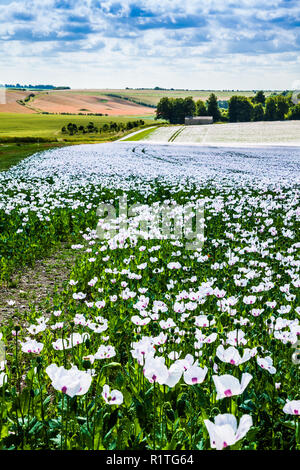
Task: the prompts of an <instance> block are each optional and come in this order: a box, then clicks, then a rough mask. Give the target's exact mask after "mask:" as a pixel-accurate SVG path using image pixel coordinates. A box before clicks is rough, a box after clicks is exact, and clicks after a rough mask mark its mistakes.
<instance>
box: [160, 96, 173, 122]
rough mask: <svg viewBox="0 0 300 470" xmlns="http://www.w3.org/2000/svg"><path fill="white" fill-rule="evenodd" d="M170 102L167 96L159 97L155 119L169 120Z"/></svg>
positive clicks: (171, 106)
mask: <svg viewBox="0 0 300 470" xmlns="http://www.w3.org/2000/svg"><path fill="white" fill-rule="evenodd" d="M172 108H173V105H172V102H171V100H170V99H169V98H167V97H164V98H161V99H160V101H159V103H158V105H157V108H156V119H165V120H166V121H171V117H172Z"/></svg>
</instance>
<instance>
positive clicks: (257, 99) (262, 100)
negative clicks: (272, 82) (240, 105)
mask: <svg viewBox="0 0 300 470" xmlns="http://www.w3.org/2000/svg"><path fill="white" fill-rule="evenodd" d="M252 102H253V103H256V104H258V103H261V104H262V105H264V104H265V102H266V97H265V94H264V92H263V91H258V92H257V93H256V95H255V96H254V98H252Z"/></svg>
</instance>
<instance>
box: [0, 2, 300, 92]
mask: <svg viewBox="0 0 300 470" xmlns="http://www.w3.org/2000/svg"><path fill="white" fill-rule="evenodd" d="M299 52H300V2H299V0H297V1H296V0H265V1H264V2H261V1H257V0H239V1H235V0H232V1H231V0H228V1H226V0H201V1H200V0H118V1H115V0H30V1H27V0H19V1H18V0H15V1H10V0H0V83H15V82H17V81H18V82H20V83H29V82H30V83H53V84H55V85H62V84H65V85H69V86H71V87H73V88H124V87H126V86H129V87H154V86H162V87H166V88H170V87H174V88H189V89H258V88H263V89H290V88H293V85H294V83H295V82H296V81H298V80H299V79H300V53H299Z"/></svg>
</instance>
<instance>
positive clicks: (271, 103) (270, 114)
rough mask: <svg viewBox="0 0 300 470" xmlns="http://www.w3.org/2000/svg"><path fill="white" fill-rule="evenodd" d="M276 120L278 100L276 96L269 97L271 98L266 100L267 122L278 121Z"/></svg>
mask: <svg viewBox="0 0 300 470" xmlns="http://www.w3.org/2000/svg"><path fill="white" fill-rule="evenodd" d="M276 119H277V106H276V98H275V97H274V96H269V98H267V99H266V110H265V120H266V121H276Z"/></svg>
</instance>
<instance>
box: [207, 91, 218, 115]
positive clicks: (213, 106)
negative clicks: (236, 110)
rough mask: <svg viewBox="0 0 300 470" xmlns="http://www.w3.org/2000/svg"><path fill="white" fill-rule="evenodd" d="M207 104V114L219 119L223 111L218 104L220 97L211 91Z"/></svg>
mask: <svg viewBox="0 0 300 470" xmlns="http://www.w3.org/2000/svg"><path fill="white" fill-rule="evenodd" d="M206 105H207V115H208V116H212V117H213V119H214V121H219V120H220V117H221V113H220V110H219V106H218V98H217V96H216V95H215V94H214V93H211V94H210V95H209V97H208V100H206Z"/></svg>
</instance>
